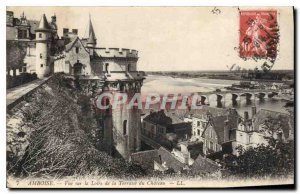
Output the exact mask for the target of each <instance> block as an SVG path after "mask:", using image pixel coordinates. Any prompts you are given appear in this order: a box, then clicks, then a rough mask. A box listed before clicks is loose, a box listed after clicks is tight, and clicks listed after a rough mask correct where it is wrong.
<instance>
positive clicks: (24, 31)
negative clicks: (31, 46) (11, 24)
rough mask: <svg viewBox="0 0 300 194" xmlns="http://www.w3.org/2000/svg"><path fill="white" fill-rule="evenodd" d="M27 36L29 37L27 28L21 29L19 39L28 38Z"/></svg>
mask: <svg viewBox="0 0 300 194" xmlns="http://www.w3.org/2000/svg"><path fill="white" fill-rule="evenodd" d="M26 38H27V29H19V30H18V39H26Z"/></svg>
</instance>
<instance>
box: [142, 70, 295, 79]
mask: <svg viewBox="0 0 300 194" xmlns="http://www.w3.org/2000/svg"><path fill="white" fill-rule="evenodd" d="M145 73H146V74H147V75H159V76H169V77H172V78H181V79H190V78H200V79H219V80H231V81H259V82H286V81H284V80H276V79H254V78H252V79H245V78H242V77H241V73H234V72H229V71H215V72H213V71H210V72H208V71H182V72H178V71H161V72H158V71H157V72H154V71H148V72H147V71H145ZM272 73H277V74H287V75H288V76H290V77H294V71H293V70H274V71H272Z"/></svg>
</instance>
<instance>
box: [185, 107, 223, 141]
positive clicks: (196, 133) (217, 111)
mask: <svg viewBox="0 0 300 194" xmlns="http://www.w3.org/2000/svg"><path fill="white" fill-rule="evenodd" d="M226 113H227V110H226V109H222V108H213V107H210V106H202V107H201V109H194V110H191V111H190V112H188V114H187V115H186V116H185V117H186V118H190V119H191V120H192V141H202V133H203V131H204V129H205V127H206V125H207V123H208V121H209V118H210V117H215V116H220V115H225V114H226Z"/></svg>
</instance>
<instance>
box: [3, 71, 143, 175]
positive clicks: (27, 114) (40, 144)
mask: <svg viewBox="0 0 300 194" xmlns="http://www.w3.org/2000/svg"><path fill="white" fill-rule="evenodd" d="M6 118H7V122H6V124H7V173H8V176H14V177H27V176H31V177H32V176H39V177H41V176H42V177H49V176H51V177H54V176H55V177H62V176H73V175H85V176H86V175H95V176H118V177H125V176H126V177H128V176H129V177H130V176H135V177H136V176H140V175H143V171H141V169H140V168H139V166H135V165H131V164H129V163H127V162H125V161H124V160H123V159H121V158H112V157H111V156H109V155H108V154H106V153H105V152H102V151H100V150H99V149H96V146H95V145H97V147H99V145H101V144H102V142H101V138H100V137H99V134H100V133H99V130H100V129H99V128H98V126H97V120H96V118H95V116H94V114H93V112H92V111H91V107H90V98H89V97H88V96H86V95H85V94H83V93H82V92H81V91H80V90H78V89H76V88H75V86H74V84H73V82H71V81H70V80H68V79H66V78H65V77H64V76H63V75H54V77H53V78H52V79H50V80H49V81H48V82H47V83H46V84H44V85H43V86H41V87H40V88H39V89H37V90H36V91H35V92H34V93H33V94H31V95H30V96H29V97H27V98H26V99H25V100H24V101H22V102H21V103H19V104H18V105H17V106H16V107H14V108H13V109H12V110H10V111H8V112H7V115H6ZM100 147H101V146H100Z"/></svg>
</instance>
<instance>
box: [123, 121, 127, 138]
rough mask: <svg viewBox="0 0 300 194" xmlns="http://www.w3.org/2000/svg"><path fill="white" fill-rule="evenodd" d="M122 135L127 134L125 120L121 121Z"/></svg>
mask: <svg viewBox="0 0 300 194" xmlns="http://www.w3.org/2000/svg"><path fill="white" fill-rule="evenodd" d="M123 135H127V120H124V121H123Z"/></svg>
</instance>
